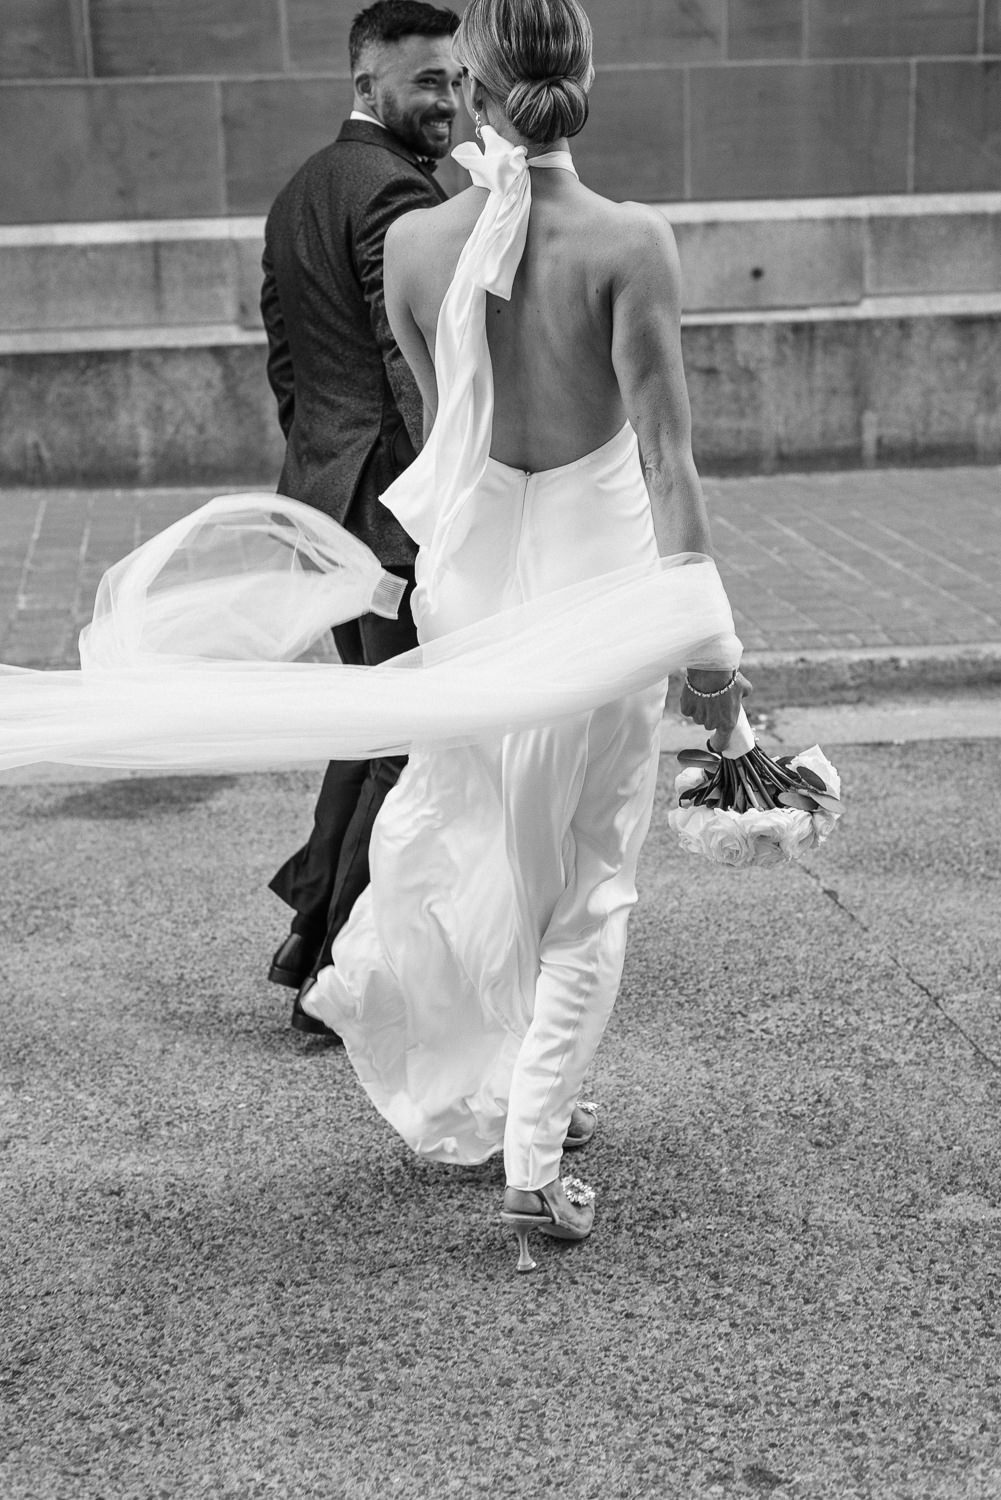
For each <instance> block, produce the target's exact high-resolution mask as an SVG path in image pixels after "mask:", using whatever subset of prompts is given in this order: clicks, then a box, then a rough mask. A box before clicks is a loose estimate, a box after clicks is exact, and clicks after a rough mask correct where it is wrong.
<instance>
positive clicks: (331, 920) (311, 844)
mask: <svg viewBox="0 0 1001 1500" xmlns="http://www.w3.org/2000/svg"><path fill="white" fill-rule="evenodd" d="M387 571H388V572H390V573H395V574H396V575H397V576H398V577H400V578H405V579H406V581H407V591H406V593H405V594H404V596H403V600H402V602H401V604H400V611H399V617H398V618H397V619H395V620H384V619H383V618H382V617H381V616H380V615H363V616H362V618H361V619H360V620H349V621H348V622H347V623H346V624H344V625H338V626H336V627H335V628H334V640H335V641H336V643H337V650H338V653H339V655H340V658H341V660H342V661H343V662H346V663H347V664H348V665H349V666H375V665H376V663H377V662H381V661H388V660H389V658H390V657H391V656H399V655H401V654H402V653H403V652H404V651H410V650H412V649H413V647H414V646H416V645H417V631H416V628H415V626H414V619H413V615H412V614H411V611H410V597H411V595H412V593H413V589H414V570H413V568H405V567H399V568H395V567H390V568H388V569H387ZM405 765H406V756H403V755H393V756H390V755H386V756H380V757H379V758H378V759H376V760H332V761H331V762H330V764H329V766H328V767H327V770H326V774H325V776H324V778H323V784H322V786H321V787H320V795H319V797H318V798H317V802H316V810H315V812H314V814H313V831H312V833H311V834H310V835H309V838H308V839H307V841H306V843H305V844H304V845H303V847H302V848H301V849H299V850H298V851H297V852H296V853H295V854H293V855H292V857H291V859H289V860H286V862H285V864H283V865H282V867H281V869H280V870H279V871H278V873H277V875H275V877H274V879H273V880H272V881H271V882H270V889H271V890H273V891H274V893H275V895H276V896H280V897H281V899H282V900H283V901H284V902H285V903H286V905H287V906H291V907H292V909H293V910H294V912H295V916H294V917H293V918H292V931H293V932H297V933H300V934H301V935H302V936H303V937H304V938H305V939H306V941H307V943H308V944H309V945H310V947H312V948H314V949H315V957H314V959H313V964H312V972H313V973H316V971H317V970H318V969H322V968H323V967H324V965H325V964H329V962H330V948H331V944H332V943H333V941H334V938H335V937H336V936H337V934H338V933H339V932H340V930H341V928H342V927H343V926H344V924H345V922H346V921H347V919H348V917H349V916H350V915H351V908H352V907H353V906H354V904H355V902H356V901H357V899H358V897H359V896H360V895H361V893H362V891H363V890H364V889H365V887H366V886H367V885H368V843H369V837H370V835H371V832H372V824H373V823H374V822H375V818H376V814H377V813H378V811H379V809H380V807H381V806H382V804H383V801H384V800H385V796H386V793H387V792H388V791H389V789H390V787H393V786H395V785H396V782H397V780H398V778H399V775H400V772H401V771H402V770H403V767H404V766H405Z"/></svg>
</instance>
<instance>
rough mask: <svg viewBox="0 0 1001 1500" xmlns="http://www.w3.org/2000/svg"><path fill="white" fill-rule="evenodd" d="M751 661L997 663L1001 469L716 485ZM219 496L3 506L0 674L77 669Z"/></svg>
mask: <svg viewBox="0 0 1001 1500" xmlns="http://www.w3.org/2000/svg"><path fill="white" fill-rule="evenodd" d="M705 489H706V495H707V499H708V502H709V505H710V510H711V514H712V522H713V534H714V541H715V545H716V551H717V554H718V557H719V563H720V568H721V570H722V572H723V575H724V578H725V580H726V583H727V588H728V591H729V594H730V599H731V602H732V604H733V608H734V615H735V617H736V621H737V629H738V632H739V634H740V636H741V638H742V640H743V642H744V647H745V650H746V651H747V652H748V653H749V654H752V655H754V654H757V653H764V654H765V655H766V656H767V655H769V654H772V655H775V654H781V653H798V654H802V653H825V652H826V653H831V652H834V653H836V652H846V653H862V654H863V655H864V654H865V653H866V652H873V653H885V652H887V651H890V650H893V649H894V648H899V649H901V650H903V651H905V652H906V651H919V652H920V651H921V650H923V649H924V650H931V649H935V650H949V649H951V650H956V649H957V648H961V647H964V646H971V647H980V646H990V647H994V648H996V650H995V656H996V657H999V658H1001V587H999V579H1001V469H998V468H964V469H922V470H906V471H905V470H880V469H877V470H867V471H865V472H856V473H824V474H808V475H781V476H775V475H772V476H768V477H752V478H728V479H718V478H717V479H712V478H711V479H707V480H706V481H705ZM212 493H215V491H211V490H144V491H131V490H99V491H84V490H48V491H46V490H8V491H6V492H4V493H2V494H0V661H3V662H8V663H11V664H13V665H16V666H36V667H37V666H44V667H57V666H71V665H74V664H75V663H76V661H77V656H76V637H77V634H78V632H79V630H80V627H81V625H83V624H84V622H85V621H86V620H87V619H88V618H89V615H90V609H91V606H92V603H93V599H94V592H95V589H96V587H97V582H98V579H99V578H100V576H101V574H102V572H103V571H104V569H105V568H106V567H107V566H108V565H109V564H110V563H112V562H114V561H115V560H116V559H117V558H119V557H122V556H124V554H125V553H126V552H128V551H129V550H131V548H133V547H135V546H137V545H138V544H139V543H140V542H141V541H143V540H144V539H145V538H146V537H148V536H151V535H152V534H153V533H154V532H155V531H158V530H160V529H162V528H163V527H164V526H166V525H168V524H169V523H170V522H171V521H173V520H175V519H177V517H178V516H180V515H183V514H185V513H186V512H187V511H189V510H191V509H193V508H194V507H195V506H197V505H199V504H201V503H202V502H203V501H204V500H206V499H208V498H209V496H210V495H211V494H212Z"/></svg>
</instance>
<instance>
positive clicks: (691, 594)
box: [0, 130, 740, 1189]
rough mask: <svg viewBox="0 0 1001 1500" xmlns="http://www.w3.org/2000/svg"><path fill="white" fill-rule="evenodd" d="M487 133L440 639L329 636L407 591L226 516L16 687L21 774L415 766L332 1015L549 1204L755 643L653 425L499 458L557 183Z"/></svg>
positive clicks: (273, 508) (441, 1150) (453, 448)
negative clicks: (648, 872) (701, 727)
mask: <svg viewBox="0 0 1001 1500" xmlns="http://www.w3.org/2000/svg"><path fill="white" fill-rule="evenodd" d="M484 134H485V135H486V137H487V141H486V150H485V153H484V154H483V155H482V156H481V154H480V152H479V151H478V150H476V148H474V147H471V146H465V147H459V148H457V152H456V154H457V155H458V156H459V158H460V160H461V161H462V163H463V165H465V166H467V167H468V168H469V170H470V171H471V173H472V176H473V180H474V182H475V183H476V184H478V185H480V186H482V187H485V188H486V189H487V190H488V196H487V198H486V200H485V204H484V208H483V210H482V212H481V215H480V218H479V220H478V222H477V225H476V227H475V228H474V231H473V233H472V235H471V236H470V239H469V241H468V242H467V244H466V246H465V248H464V250H463V253H462V256H461V257H460V261H459V264H458V267H457V269H456V273H455V276H454V278H453V281H452V284H451V286H450V288H449V291H448V293H447V295H446V297H445V300H444V303H443V305H442V309H441V315H440V318H439V325H438V337H437V341H436V351H435V365H436V374H437V379H438V390H439V410H438V416H437V419H436V422H435V426H434V429H433V432H432V435H431V438H430V440H429V442H428V444H427V446H426V447H425V448H424V450H423V451H422V453H421V454H420V455H419V457H418V459H417V460H416V462H415V463H414V464H413V465H412V466H411V468H410V469H408V470H407V471H406V473H405V474H404V475H403V476H402V478H401V479H400V480H398V481H397V483H396V484H395V485H394V486H393V487H392V488H391V490H390V491H389V492H388V493H387V495H386V496H385V497H384V499H385V502H386V503H387V504H388V505H389V506H390V508H391V509H393V510H394V512H395V513H396V514H397V516H398V517H399V519H400V520H401V521H402V523H403V524H404V526H405V527H406V528H407V529H408V531H410V533H411V534H412V535H413V536H414V538H415V539H416V540H417V542H418V543H419V544H420V553H419V556H418V564H417V571H418V590H417V593H416V595H415V616H416V618H417V623H418V631H419V637H420V640H421V646H420V648H419V649H418V650H417V651H415V652H410V653H408V654H407V655H406V656H403V657H399V658H396V659H395V660H394V661H391V662H388V663H385V664H383V665H381V666H378V667H373V668H357V667H346V666H343V665H341V664H339V663H337V662H336V661H332V660H330V652H329V648H328V646H327V645H326V643H327V642H328V641H329V626H330V625H331V624H332V623H335V622H336V621H337V620H340V619H345V618H351V617H353V616H355V615H357V614H358V613H360V612H364V611H365V610H367V609H375V610H377V611H380V612H385V613H389V614H393V613H395V609H396V605H397V603H398V597H399V584H398V581H397V580H394V579H392V578H391V577H390V576H389V575H386V574H384V573H383V571H382V569H381V568H380V567H379V565H378V563H377V562H376V560H375V559H374V558H373V557H372V555H371V553H369V552H368V550H367V549H366V548H365V547H363V546H362V544H361V543H359V542H357V541H356V539H354V538H353V537H350V536H348V535H347V534H346V533H345V532H344V531H343V530H342V529H341V528H340V527H338V526H337V525H336V523H335V522H333V521H331V520H330V519H329V518H328V517H326V516H324V515H322V514H321V513H320V512H318V511H315V510H312V509H311V508H310V507H308V506H304V505H301V504H299V503H298V502H296V501H292V500H287V499H285V498H284V497H280V496H274V495H245V496H226V497H222V498H220V499H218V500H215V501H212V502H210V503H209V504H208V505H207V506H204V507H202V509H201V510H200V511H198V512H196V513H194V515H192V516H190V517H186V518H184V519H183V520H181V521H179V522H177V523H176V524H175V525H174V526H173V527H170V528H168V529H167V531H165V532H163V533H162V534H161V535H160V536H158V537H155V538H153V539H152V540H151V541H150V542H147V543H146V544H145V545H144V546H143V547H141V548H139V549H138V550H137V551H136V552H135V553H133V554H131V555H130V556H129V557H128V558H126V559H124V560H123V562H121V563H118V564H116V565H115V567H114V568H113V569H111V570H110V572H109V574H108V575H106V577H105V579H104V580H103V581H102V585H101V589H100V590H99V594H98V600H97V605H96V608H95V615H94V620H93V622H92V623H91V625H90V626H89V627H88V628H87V630H86V631H85V632H84V635H83V636H82V637H81V670H80V671H78V672H33V671H23V670H19V669H15V668H0V770H2V769H3V768H4V767H6V766H17V765H23V764H27V763H30V762H33V761H59V762H63V763H70V764H95V765H113V766H145V767H161V768H164V769H169V768H177V767H194V766H198V767H203V768H226V769H244V768H248V769H249V768H253V767H256V766H268V765H274V764H294V763H303V762H313V761H315V760H316V759H318V758H320V757H330V758H345V759H360V758H365V757H367V756H371V755H379V754H393V753H399V752H401V751H405V752H409V754H410V761H409V764H408V765H407V767H406V769H405V771H404V773H403V775H402V777H401V778H400V782H399V784H398V786H397V787H396V789H395V790H394V791H393V792H392V793H390V795H389V797H388V798H387V800H386V802H385V805H384V807H383V809H382V811H381V813H380V815H379V818H378V819H377V822H376V825H375V829H374V832H373V837H372V848H371V860H370V862H371V874H372V879H371V886H370V888H369V890H368V891H367V892H366V893H365V894H364V895H363V896H362V897H361V898H360V900H359V901H358V903H357V904H356V907H355V910H354V912H353V913H352V916H351V919H350V921H349V923H348V925H347V926H346V927H345V929H344V930H343V932H342V933H341V934H340V936H339V938H338V940H337V943H336V946H335V949H334V964H333V967H332V968H329V969H326V970H324V971H323V972H322V973H321V975H320V979H319V982H318V984H317V986H316V987H315V988H314V990H313V991H312V992H311V994H310V995H309V997H308V998H307V1002H306V1003H307V1007H308V1008H309V1009H311V1010H312V1011H313V1012H314V1013H315V1014H317V1015H319V1016H321V1017H322V1018H323V1019H324V1020H325V1021H327V1022H328V1023H329V1024H330V1025H331V1026H332V1027H333V1028H334V1029H335V1030H336V1031H337V1032H338V1033H339V1034H340V1035H341V1036H342V1037H343V1038H344V1041H345V1045H346V1047H347V1051H348V1054H349V1056H350V1058H351V1061H352V1064H353V1065H354V1067H355V1069H356V1071H357V1073H358V1076H359V1078H360V1080H361V1082H362V1083H363V1085H364V1087H365V1088H366V1090H367V1091H368V1093H369V1095H370V1096H371V1098H372V1100H373V1102H374V1103H375V1105H376V1106H377V1107H378V1109H379V1110H380V1111H381V1112H382V1113H383V1114H384V1115H385V1116H386V1118H387V1119H388V1120H389V1121H390V1122H391V1123H392V1125H393V1126H394V1127H395V1128H396V1129H397V1130H398V1131H399V1133H400V1134H401V1135H402V1136H403V1138H404V1139H405V1140H406V1141H407V1142H408V1143H409V1144H410V1145H411V1146H412V1147H413V1149H414V1150H415V1151H418V1152H420V1153H422V1154H424V1155H427V1156H430V1157H433V1158H435V1159H438V1160H444V1161H450V1162H478V1161H482V1160H484V1159H485V1158H486V1157H488V1156H490V1155H491V1154H492V1153H494V1152H496V1151H499V1150H500V1149H501V1148H502V1146H503V1148H504V1150H505V1165H506V1171H507V1178H508V1182H509V1183H510V1184H511V1185H512V1186H515V1187H521V1188H526V1189H531V1188H536V1187H538V1186H540V1185H541V1184H543V1183H545V1182H548V1181H551V1180H552V1179H553V1178H554V1177H555V1176H556V1175H557V1169H558V1164H559V1158H560V1153H561V1143H562V1140H563V1136H564V1134H565V1131H566V1127H567V1123H568V1121H569V1119H570V1114H571V1111H572V1108H573V1104H574V1102H575V1100H576V1097H577V1093H578V1090H579V1088H580V1085H581V1082H582V1079H583V1076H584V1073H585V1071H586V1069H587V1067H588V1065H589V1063H590V1061H591V1059H592V1057H593V1054H594V1050H595V1048H596V1046H597V1044H598V1041H599V1039H600V1036H601V1033H602V1031H603V1029H604V1026H605V1024H606V1022H607V1019H608V1016H609V1013H610V1011H611V1007H612V1004H613V1002H614V999H615V994H616V989H617V987H618V982H619V976H620V972H621V967H622V959H623V952H624V945H625V934H626V921H627V917H628V912H629V909H630V907H631V905H632V904H633V902H634V901H635V896H636V892H635V885H634V879H635V871H636V863H637V858H638V855H639V851H640V846H641V844H642V842H643V838H644V836H645V833H646V830H647V826H648V822H649V818H650V810H651V806H652V799H653V794H654V783H655V777H656V770H657V727H658V723H659V719H660V714H661V710H662V706H663V700H664V685H665V679H666V676H667V674H668V673H669V672H671V671H673V670H675V669H676V668H677V667H680V666H682V665H684V664H685V663H687V664H688V665H697V666H706V667H729V666H732V665H733V664H735V663H736V662H737V661H738V660H739V656H740V643H739V641H738V640H737V639H736V637H735V635H734V633H733V620H732V616H731V614H730V609H729V605H728V603H727V600H726V596H725V593H724V591H723V587H722V584H721V582H720V579H719V575H718V573H717V572H716V568H715V565H714V564H713V563H712V562H711V560H710V559H708V558H705V557H700V556H698V555H683V556H679V557H675V558H667V559H658V557H657V550H656V546H655V542H654V535H653V529H652V522H651V516H650V506H649V501H648V498H647V493H646V488H645V485H644V482H643V478H642V474H641V469H640V464H639V458H638V453H637V446H636V439H635V437H634V435H633V433H632V431H631V430H630V429H629V428H628V427H627V428H625V429H623V431H621V432H620V433H619V434H618V435H617V436H616V437H614V438H613V439H612V440H611V441H610V442H608V443H606V444H605V445H604V446H603V447H601V448H599V449H597V450H596V451H595V452H593V453H590V454H588V455H586V456H585V457H583V458H581V459H579V460H578V461H577V462H575V463H571V464H567V465H564V466H562V467H560V468H555V469H549V470H546V471H544V472H542V473H535V474H526V473H524V472H522V471H520V470H515V469H511V468H508V467H506V466H505V465H503V464H501V463H498V462H496V461H495V460H493V459H492V458H490V456H489V448H490V440H491V430H492V419H493V385H492V372H491V367H490V358H489V350H488V348H487V342H486V328H485V321H484V310H485V299H486V294H487V292H488V291H489V292H492V293H494V294H495V295H498V296H502V297H503V296H510V292H511V286H512V283H513V279H514V276H515V274H516V272H517V268H518V264H519V261H520V259H521V254H522V251H523V248H524V244H525V236H526V232H527V226H528V216H529V213H530V209H531V187H530V171H529V169H528V166H527V164H526V157H525V152H524V150H523V149H521V148H519V149H513V148H511V147H510V146H509V145H507V143H506V142H504V141H502V140H501V138H500V137H498V136H496V135H495V134H494V133H493V132H492V131H488V130H485V131H484ZM531 166H532V170H537V169H546V168H550V169H554V170H561V169H562V170H571V171H572V170H573V167H572V162H571V161H570V158H569V156H568V155H565V154H562V155H561V154H555V155H553V156H551V157H549V158H535V159H533V161H532V164H531ZM304 656H305V657H307V658H308V659H304Z"/></svg>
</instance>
